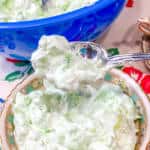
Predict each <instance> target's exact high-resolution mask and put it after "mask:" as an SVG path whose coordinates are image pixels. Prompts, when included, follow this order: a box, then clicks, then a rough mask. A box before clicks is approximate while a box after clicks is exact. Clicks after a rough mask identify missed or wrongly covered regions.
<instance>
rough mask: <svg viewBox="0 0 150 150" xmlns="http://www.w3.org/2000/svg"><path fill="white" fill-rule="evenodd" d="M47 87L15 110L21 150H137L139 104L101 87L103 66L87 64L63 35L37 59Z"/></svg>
mask: <svg viewBox="0 0 150 150" xmlns="http://www.w3.org/2000/svg"><path fill="white" fill-rule="evenodd" d="M32 63H33V66H34V69H35V73H36V74H37V76H39V77H40V78H42V81H43V86H44V88H42V89H39V90H34V91H32V92H30V93H28V94H23V93H17V95H16V98H15V100H14V103H13V105H12V111H13V114H14V126H15V131H14V134H15V140H16V143H17V145H18V149H19V150H33V149H35V150H134V148H135V144H136V141H137V137H136V134H135V133H136V127H135V124H134V120H135V118H136V116H137V112H136V109H135V105H134V104H133V102H132V100H131V98H130V97H129V96H127V95H126V94H124V93H123V91H122V89H121V88H120V87H119V86H117V85H114V84H112V83H108V82H101V81H100V79H102V77H103V76H104V73H105V69H104V67H103V66H102V63H101V61H99V62H98V61H96V60H90V59H84V58H83V57H82V56H80V55H79V53H77V52H73V51H71V50H70V45H69V42H68V41H67V40H66V39H65V38H64V37H61V36H50V37H46V36H44V37H42V39H41V40H40V44H39V48H38V49H37V51H36V52H34V53H33V55H32Z"/></svg>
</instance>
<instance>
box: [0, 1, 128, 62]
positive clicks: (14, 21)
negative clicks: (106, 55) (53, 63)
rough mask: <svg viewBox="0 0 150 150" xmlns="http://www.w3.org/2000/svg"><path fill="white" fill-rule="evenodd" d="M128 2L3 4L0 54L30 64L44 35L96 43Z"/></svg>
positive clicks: (14, 2) (4, 2) (15, 2)
mask: <svg viewBox="0 0 150 150" xmlns="http://www.w3.org/2000/svg"><path fill="white" fill-rule="evenodd" d="M124 3H125V0H85V1H83V0H76V1H72V0H65V1H63V0H55V1H54V0H51V1H48V3H47V5H46V7H44V8H43V7H42V1H41V0H30V1H29V0H24V1H20V0H11V1H10V0H2V1H0V52H1V53H2V54H3V55H5V56H6V57H9V58H14V59H17V60H29V59H30V57H31V54H32V52H33V51H34V50H35V49H36V48H37V47H38V42H39V39H40V38H41V36H43V35H52V34H58V35H63V36H65V37H66V38H67V39H68V40H69V41H87V40H94V39H96V38H97V37H98V36H99V35H102V33H103V32H104V31H106V29H107V28H108V27H109V26H110V25H111V24H112V22H113V21H114V20H115V18H116V17H117V16H118V14H119V13H120V11H121V10H122V8H123V6H124Z"/></svg>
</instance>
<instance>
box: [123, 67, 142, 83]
mask: <svg viewBox="0 0 150 150" xmlns="http://www.w3.org/2000/svg"><path fill="white" fill-rule="evenodd" d="M122 71H123V72H125V73H126V74H128V75H129V76H130V77H132V78H133V79H134V80H135V81H137V82H138V81H139V80H140V79H141V78H142V76H143V73H142V71H140V70H138V69H136V68H134V67H124V68H123V69H122Z"/></svg>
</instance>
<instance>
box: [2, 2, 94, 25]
mask: <svg viewBox="0 0 150 150" xmlns="http://www.w3.org/2000/svg"><path fill="white" fill-rule="evenodd" d="M96 1H97V0H49V1H48V3H47V7H46V8H45V9H44V8H43V7H42V0H0V21H1V22H8V21H20V20H32V19H37V18H43V17H49V16H55V15H58V14H62V13H66V12H69V11H73V10H75V9H79V8H82V7H84V6H88V5H91V4H93V3H95V2H96Z"/></svg>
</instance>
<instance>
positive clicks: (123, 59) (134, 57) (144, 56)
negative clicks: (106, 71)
mask: <svg viewBox="0 0 150 150" xmlns="http://www.w3.org/2000/svg"><path fill="white" fill-rule="evenodd" d="M142 60H150V53H133V54H124V55H116V56H110V57H108V64H111V65H117V64H124V63H127V62H133V61H142Z"/></svg>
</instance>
